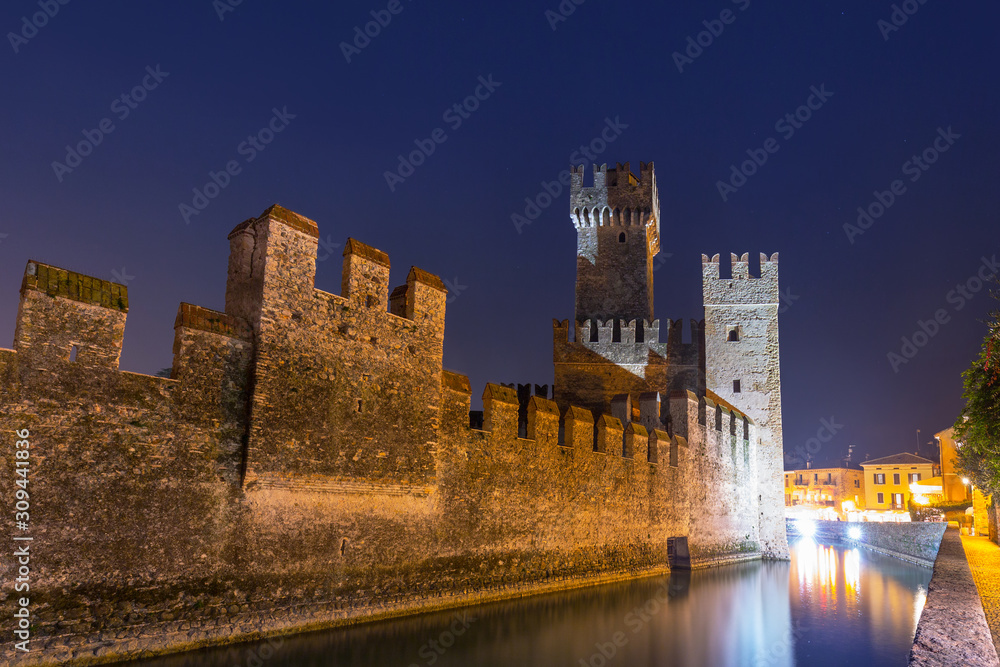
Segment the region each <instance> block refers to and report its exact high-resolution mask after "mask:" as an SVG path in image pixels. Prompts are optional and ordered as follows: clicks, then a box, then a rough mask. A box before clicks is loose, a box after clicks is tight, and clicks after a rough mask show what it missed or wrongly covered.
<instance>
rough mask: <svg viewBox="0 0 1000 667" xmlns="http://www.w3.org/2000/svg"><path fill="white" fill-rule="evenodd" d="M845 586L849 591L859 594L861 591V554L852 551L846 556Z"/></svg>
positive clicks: (854, 550)
mask: <svg viewBox="0 0 1000 667" xmlns="http://www.w3.org/2000/svg"><path fill="white" fill-rule="evenodd" d="M844 584H845V585H846V586H847V590H848V591H851V592H852V593H858V592H860V589H861V553H860V552H859V551H858V550H857V549H851V550H850V551H848V552H847V553H845V554H844Z"/></svg>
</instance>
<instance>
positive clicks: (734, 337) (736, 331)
mask: <svg viewBox="0 0 1000 667" xmlns="http://www.w3.org/2000/svg"><path fill="white" fill-rule="evenodd" d="M739 339H740V328H739V327H732V328H730V329H729V342H731V343H735V342H736V341H738V340H739Z"/></svg>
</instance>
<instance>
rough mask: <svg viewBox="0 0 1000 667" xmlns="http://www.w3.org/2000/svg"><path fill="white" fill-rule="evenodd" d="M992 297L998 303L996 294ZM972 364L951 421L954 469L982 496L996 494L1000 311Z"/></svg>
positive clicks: (999, 484)
mask: <svg viewBox="0 0 1000 667" xmlns="http://www.w3.org/2000/svg"><path fill="white" fill-rule="evenodd" d="M993 298H994V299H997V300H1000V296H998V292H997V291H994V293H993ZM988 327H989V331H988V332H987V334H986V337H985V338H984V339H983V345H982V348H981V349H980V350H979V355H978V356H977V357H976V360H975V361H973V362H972V365H971V366H970V367H969V368H968V370H966V371H965V372H964V373H962V378H963V380H964V391H963V392H962V398H964V399H965V409H964V410H962V414H961V416H960V417H959V418H958V421H957V422H955V442H956V443H961V445H960V446H959V447H958V466H957V467H958V468H959V469H960V470H961V471H963V472H964V473H965V474H967V475H968V476H969V478H970V479H971V480H972V483H973V484H975V485H976V486H978V487H979V488H980V489H982V490H983V491H984V492H986V493H997V492H1000V311H997V310H994V311H993V312H992V313H991V314H990V321H989V323H988Z"/></svg>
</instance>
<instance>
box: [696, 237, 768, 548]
mask: <svg viewBox="0 0 1000 667" xmlns="http://www.w3.org/2000/svg"><path fill="white" fill-rule="evenodd" d="M731 261H732V278H729V279H720V277H719V256H718V255H715V256H714V257H712V258H711V259H709V258H708V256H706V255H702V295H703V298H704V303H705V357H706V364H705V384H706V388H707V389H708V391H709V392H712V393H714V394H716V396H717V397H718V398H721V399H722V400H724V401H727V402H728V403H729V404H730V405H737V406H739V407H740V409H742V410H743V411H744V412H745V413H746V414H747V416H749V417H750V418H751V419H753V420H754V422H756V424H757V426H758V432H759V434H760V443H759V445H758V448H757V485H758V496H759V501H760V502H759V512H760V545H761V549H762V550H763V552H764V554H765V555H767V556H770V557H772V558H787V557H788V543H787V540H786V538H785V520H784V509H785V508H784V504H785V503H784V495H783V493H784V492H783V490H782V485H783V481H782V477H783V475H782V473H783V470H784V465H783V456H782V435H781V370H780V365H779V358H778V303H779V295H778V254H777V253H775V254H774V255H772V256H771V257H768V256H767V255H764V254H761V256H760V277H754V276H752V275H750V266H749V261H748V255H747V254H744V255H743V256H742V257H737V256H736V255H731Z"/></svg>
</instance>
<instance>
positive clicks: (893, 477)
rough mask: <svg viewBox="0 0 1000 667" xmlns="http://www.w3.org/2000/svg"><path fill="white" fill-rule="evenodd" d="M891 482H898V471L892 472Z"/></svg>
mask: <svg viewBox="0 0 1000 667" xmlns="http://www.w3.org/2000/svg"><path fill="white" fill-rule="evenodd" d="M892 483H893V484H899V473H898V472H894V473H892Z"/></svg>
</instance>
